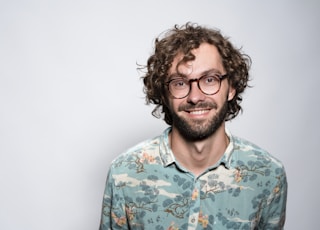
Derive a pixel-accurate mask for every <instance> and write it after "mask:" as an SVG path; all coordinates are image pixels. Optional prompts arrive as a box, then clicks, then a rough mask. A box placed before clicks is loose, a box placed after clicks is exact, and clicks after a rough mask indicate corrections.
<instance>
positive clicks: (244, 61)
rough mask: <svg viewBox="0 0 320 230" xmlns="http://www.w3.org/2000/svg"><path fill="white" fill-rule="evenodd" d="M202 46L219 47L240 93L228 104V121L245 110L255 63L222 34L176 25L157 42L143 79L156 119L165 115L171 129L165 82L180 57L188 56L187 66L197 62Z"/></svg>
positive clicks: (183, 60) (196, 27)
mask: <svg viewBox="0 0 320 230" xmlns="http://www.w3.org/2000/svg"><path fill="white" fill-rule="evenodd" d="M202 43H209V44H211V45H214V46H216V47H217V49H218V52H219V54H220V56H221V59H222V63H223V66H224V68H225V70H226V71H227V74H228V81H229V84H230V85H231V86H232V87H233V88H234V89H235V90H236V93H235V96H234V97H233V99H232V100H231V101H229V102H228V112H227V115H226V118H225V120H226V121H227V120H231V119H233V118H235V117H236V116H237V115H238V113H239V112H240V111H241V110H242V108H241V106H240V103H241V101H242V96H241V94H242V93H243V91H244V90H245V88H246V87H247V86H248V81H249V68H250V66H251V59H250V57H249V56H248V55H246V54H243V53H241V49H236V48H234V47H233V45H232V44H231V43H230V42H229V40H228V38H227V37H224V36H223V35H222V34H221V33H220V31H219V30H216V29H211V28H206V27H203V26H199V25H197V24H193V23H190V22H188V23H186V24H185V25H183V26H180V27H179V26H178V25H175V26H174V27H173V29H171V30H169V31H167V32H166V33H165V34H164V37H163V38H156V39H155V49H154V53H153V54H152V55H151V56H150V57H149V59H148V61H147V66H145V67H143V68H142V69H146V73H145V75H144V76H142V79H143V83H144V89H143V90H144V93H145V94H146V103H147V104H150V103H152V104H155V105H156V107H155V108H154V110H153V111H152V115H153V116H155V117H157V118H160V117H161V113H164V120H165V122H166V123H167V124H168V125H172V117H171V112H170V108H169V107H168V106H167V105H168V103H167V102H168V93H167V90H166V84H165V81H166V80H167V75H168V70H169V69H170V67H171V65H172V62H173V59H174V58H175V57H176V55H177V54H179V53H182V54H183V55H184V57H183V59H182V61H181V62H180V63H179V64H181V63H185V62H187V61H190V60H194V59H195V56H194V55H193V54H192V53H191V52H192V50H193V49H196V48H198V47H199V46H200V44H202Z"/></svg>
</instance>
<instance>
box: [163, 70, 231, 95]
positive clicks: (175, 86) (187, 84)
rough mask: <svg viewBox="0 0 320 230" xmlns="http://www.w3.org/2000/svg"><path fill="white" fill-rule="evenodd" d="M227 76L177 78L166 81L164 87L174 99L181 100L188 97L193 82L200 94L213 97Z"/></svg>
mask: <svg viewBox="0 0 320 230" xmlns="http://www.w3.org/2000/svg"><path fill="white" fill-rule="evenodd" d="M227 76H228V74H224V75H218V74H214V75H204V76H202V77H200V78H195V79H190V80H188V79H186V78H183V77H179V78H173V79H171V80H169V81H167V82H166V85H167V87H168V90H169V92H170V94H171V95H172V96H173V97H174V98H176V99H181V98H185V97H186V96H188V95H189V93H190V91H191V83H192V82H194V81H196V82H197V85H198V88H199V89H200V90H201V92H202V93H204V94H206V95H214V94H216V93H217V92H219V90H220V87H221V81H222V80H223V79H225V78H226V77H227Z"/></svg>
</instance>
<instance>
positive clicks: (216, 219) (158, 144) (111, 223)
mask: <svg viewBox="0 0 320 230" xmlns="http://www.w3.org/2000/svg"><path fill="white" fill-rule="evenodd" d="M169 132H170V128H168V129H167V130H165V131H164V133H163V134H162V135H161V136H159V137H156V138H154V139H151V140H147V141H145V142H143V143H141V144H139V145H137V146H135V147H133V148H131V149H130V150H128V151H127V152H125V153H124V154H122V155H120V156H119V157H118V158H117V159H115V160H114V161H113V162H112V164H111V167H110V170H109V173H108V178H107V182H106V188H105V193H104V199H103V208H102V217H101V224H100V230H107V229H156V230H169V229H170V230H182V229H188V230H193V229H207V230H210V229H252V230H254V229H283V226H284V222H285V211H286V199H287V179H286V174H285V170H284V167H283V165H282V164H281V162H280V161H278V160H277V159H275V158H274V157H272V156H271V155H270V154H269V153H267V152H266V151H264V150H262V149H261V148H259V147H257V146H255V145H254V144H252V143H250V142H248V141H245V140H243V139H240V138H238V137H235V136H232V135H231V134H230V133H229V132H227V133H228V136H229V138H230V144H229V146H228V148H227V150H226V152H225V154H224V155H223V157H222V158H221V159H220V161H219V162H218V163H217V164H216V165H214V166H212V167H210V168H209V169H208V170H206V171H205V172H204V173H203V174H201V175H200V176H198V177H195V176H194V175H193V174H192V173H190V172H188V171H187V170H186V169H184V168H182V167H180V166H179V163H178V162H175V159H174V155H173V153H172V151H171V149H170V146H169V144H168V143H169V142H168V134H169Z"/></svg>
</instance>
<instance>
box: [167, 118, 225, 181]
mask: <svg viewBox="0 0 320 230" xmlns="http://www.w3.org/2000/svg"><path fill="white" fill-rule="evenodd" d="M170 141H171V143H170V144H171V149H172V152H173V154H174V156H175V158H176V160H177V161H178V162H179V164H181V165H182V166H183V167H185V168H186V169H188V170H190V171H191V172H193V173H194V174H195V175H200V174H201V173H202V172H204V170H206V169H207V168H208V167H210V166H212V165H214V164H215V163H217V162H218V161H219V159H220V158H221V157H222V155H223V154H224V152H225V150H226V148H227V146H228V144H229V139H228V137H227V135H226V133H225V125H224V124H222V125H221V126H220V127H219V128H218V129H217V130H216V132H215V133H214V134H212V135H211V136H210V137H208V138H206V139H204V140H200V141H188V140H186V139H184V138H183V137H182V136H181V135H180V133H179V131H178V130H177V129H175V128H174V127H173V128H172V132H171V134H170Z"/></svg>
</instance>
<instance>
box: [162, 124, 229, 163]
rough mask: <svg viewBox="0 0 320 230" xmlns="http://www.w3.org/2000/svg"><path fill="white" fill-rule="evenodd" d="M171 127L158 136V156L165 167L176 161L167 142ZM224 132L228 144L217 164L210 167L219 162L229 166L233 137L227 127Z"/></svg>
mask: <svg viewBox="0 0 320 230" xmlns="http://www.w3.org/2000/svg"><path fill="white" fill-rule="evenodd" d="M171 129H172V128H171V127H169V128H167V129H165V130H164V131H163V133H162V135H161V136H160V146H159V148H160V157H161V160H162V162H163V165H164V166H165V167H167V166H169V165H170V164H172V163H175V162H176V159H175V157H174V154H173V152H172V149H171V147H170V143H169V133H170V132H171ZM226 134H227V136H228V138H229V145H228V146H227V148H226V151H225V153H224V154H223V156H222V157H221V159H220V160H219V161H218V162H217V164H215V165H214V166H212V167H210V169H212V168H216V167H217V166H219V165H221V164H222V165H224V166H225V167H226V168H230V165H231V156H232V152H233V149H234V138H233V136H232V135H231V133H230V131H229V130H228V129H226Z"/></svg>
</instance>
